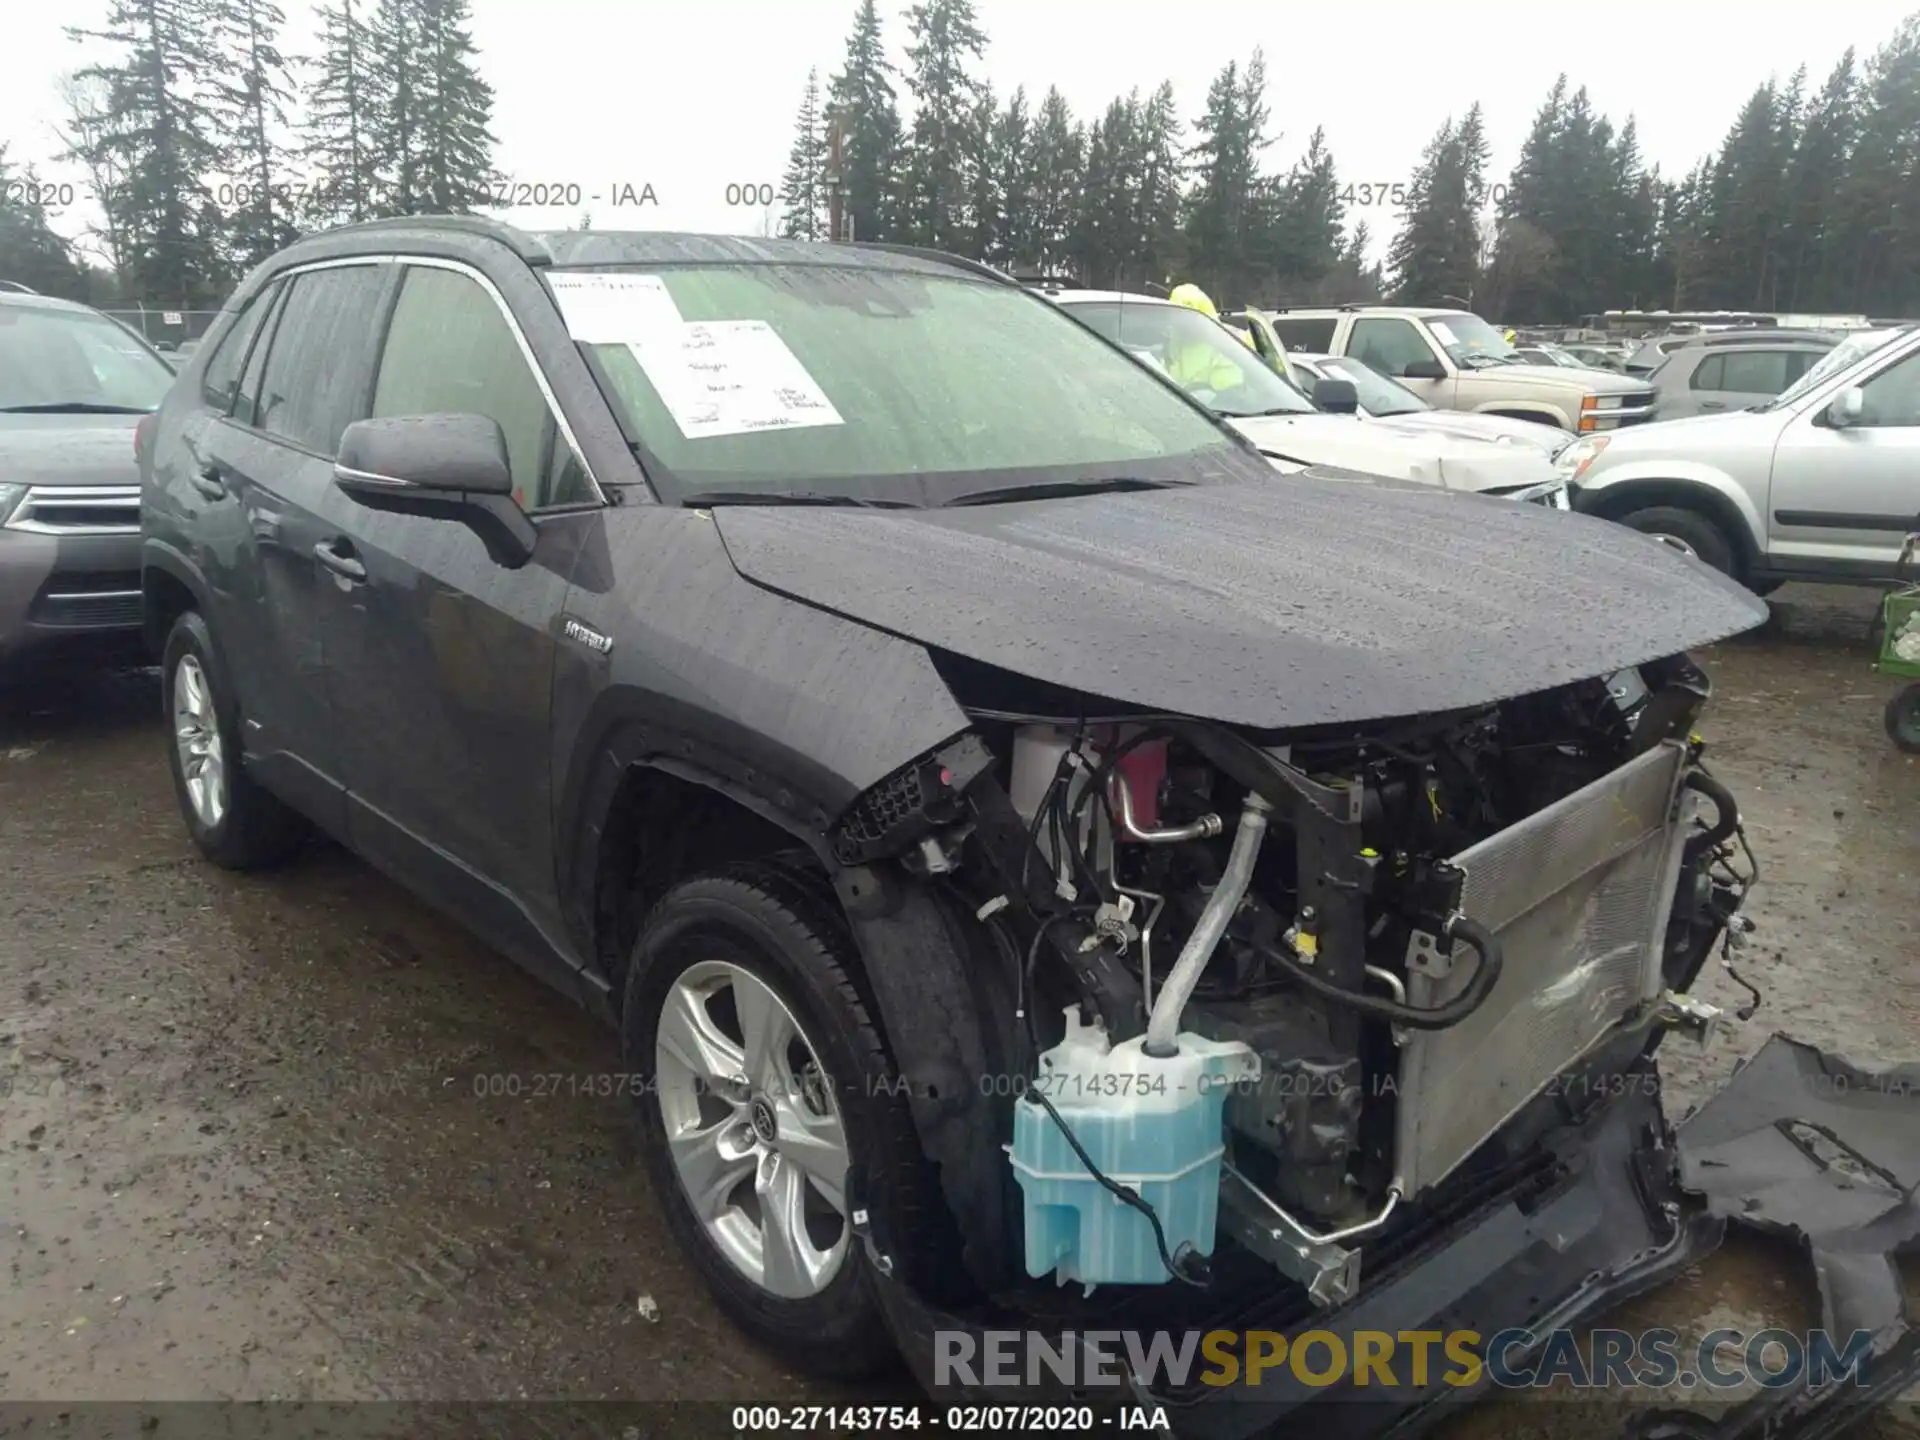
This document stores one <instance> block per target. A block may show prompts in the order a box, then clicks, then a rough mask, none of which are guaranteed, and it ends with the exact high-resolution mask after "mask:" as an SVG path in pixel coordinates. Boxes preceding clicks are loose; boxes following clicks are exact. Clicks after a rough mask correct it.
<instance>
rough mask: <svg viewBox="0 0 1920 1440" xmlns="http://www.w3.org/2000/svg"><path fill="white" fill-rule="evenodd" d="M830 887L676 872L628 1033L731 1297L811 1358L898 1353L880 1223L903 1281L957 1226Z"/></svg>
mask: <svg viewBox="0 0 1920 1440" xmlns="http://www.w3.org/2000/svg"><path fill="white" fill-rule="evenodd" d="M857 973H858V972H857V965H856V963H855V953H854V948H853V942H852V939H851V937H850V936H849V934H848V933H847V928H846V925H845V923H844V921H843V920H842V918H841V917H840V916H839V915H838V913H837V910H836V908H835V907H834V906H833V905H832V902H831V901H830V900H829V899H827V898H825V897H822V896H821V895H820V894H819V893H818V892H817V891H816V890H815V889H814V888H812V887H810V886H809V885H808V884H807V883H806V882H805V880H804V879H802V878H801V877H799V876H796V875H794V874H793V873H791V872H790V871H787V870H783V869H781V868H779V867H777V866H773V865H754V866H744V867H739V868H736V869H733V870H730V871H727V872H725V873H723V874H719V875H711V876H704V877H701V878H698V879H693V880H688V881H685V882H683V883H682V884H680V885H677V886H675V887H674V888H673V889H672V890H671V891H669V892H668V893H667V895H666V896H665V897H664V898H663V899H662V900H661V901H660V902H659V904H657V905H656V906H655V907H654V909H653V910H652V912H651V913H650V914H649V915H648V917H647V920H646V922H645V924H644V925H643V927H642V929H641V933H640V937H639V940H638V942H637V943H636V945H635V947H634V954H633V963H632V965H631V966H630V967H629V969H628V973H627V984H626V994H625V999H624V1003H623V1006H622V1024H621V1036H622V1046H623V1049H624V1052H625V1056H626V1069H627V1071H628V1072H629V1073H630V1074H632V1075H635V1076H637V1077H640V1083H639V1084H638V1085H637V1087H636V1089H637V1101H638V1110H639V1120H640V1131H641V1151H642V1154H643V1156H644V1158H645V1163H646V1167H647V1170H648V1173H649V1177H650V1178H651V1180H652V1182H653V1187H654V1191H655V1194H656V1195H658V1196H659V1198H660V1201H661V1205H662V1207H663V1208H664V1209H665V1211H666V1213H667V1220H668V1223H669V1224H670V1225H671V1227H672V1228H673V1231H674V1234H675V1236H676V1238H677V1239H678V1240H679V1242H680V1245H681V1248H682V1249H683V1251H684V1252H685V1253H686V1254H687V1256H688V1257H689V1258H690V1259H691V1260H692V1261H693V1263H694V1265H695V1266H696V1267H697V1268H698V1269H699V1270H700V1272H701V1275H702V1277H703V1278H704V1279H705V1280H706V1282H707V1284H708V1286H709V1288H711V1290H712V1291H713V1294H714V1296H715V1298H716V1299H717V1300H718V1302H719V1304H720V1306H721V1308H722V1309H723V1310H725V1311H726V1312H727V1314H728V1315H729V1316H730V1317H731V1318H732V1319H733V1320H734V1322H735V1323H736V1324H738V1325H739V1326H740V1327H741V1328H742V1329H744V1330H746V1331H747V1332H748V1333H749V1334H751V1335H753V1336H754V1337H755V1338H757V1339H759V1340H760V1341H762V1342H763V1343H764V1344H766V1345H768V1346H770V1347H771V1348H773V1349H774V1350H776V1351H778V1352H780V1353H781V1354H783V1355H784V1356H786V1357H788V1358H789V1359H791V1360H792V1361H793V1362H794V1363H796V1364H798V1365H800V1366H801V1367H803V1368H804V1369H806V1370H807V1371H809V1372H811V1373H813V1374H816V1375H823V1376H832V1377H837V1378H842V1379H858V1378H864V1377H867V1376H871V1375H874V1374H877V1373H879V1372H881V1371H883V1370H886V1369H890V1368H892V1367H893V1366H895V1365H896V1364H897V1363H898V1359H897V1351H896V1349H895V1346H894V1343H893V1339H892V1336H891V1334H890V1333H889V1331H888V1328H887V1325H886V1322H885V1320H884V1318H883V1316H882V1312H881V1309H880V1305H879V1302H878V1300H877V1298H876V1297H875V1295H874V1293H873V1288H872V1287H873V1281H874V1277H873V1276H872V1274H871V1262H870V1261H869V1259H868V1256H867V1252H866V1247H865V1243H864V1241H863V1240H862V1238H861V1237H860V1236H858V1235H856V1234H854V1233H853V1224H852V1221H851V1219H850V1216H851V1215H852V1214H853V1213H855V1212H856V1210H857V1209H858V1208H860V1207H865V1208H866V1210H867V1211H868V1213H869V1223H870V1225H871V1227H872V1232H873V1235H874V1237H875V1240H876V1243H878V1244H879V1245H880V1246H881V1247H882V1249H883V1250H884V1251H885V1252H886V1253H887V1254H888V1255H889V1256H890V1258H891V1259H893V1260H894V1262H895V1264H896V1266H897V1268H898V1270H899V1271H901V1272H902V1273H903V1278H906V1279H908V1280H909V1281H910V1282H911V1281H912V1280H913V1278H914V1277H915V1275H916V1274H918V1273H924V1272H925V1270H926V1269H927V1268H928V1267H929V1266H932V1265H937V1264H939V1263H941V1262H940V1261H939V1260H938V1259H937V1258H936V1255H935V1251H936V1248H937V1247H938V1246H939V1244H940V1237H943V1236H945V1235H948V1234H950V1233H951V1231H952V1228H953V1227H952V1222H951V1220H950V1219H949V1218H948V1217H947V1214H946V1212H945V1210H944V1207H943V1204H942V1202H941V1200H940V1198H939V1195H938V1191H937V1186H936V1184H935V1182H934V1181H933V1178H932V1175H931V1167H930V1166H929V1165H928V1163H927V1161H926V1159H925V1157H924V1155H923V1154H922V1152H921V1149H920V1143H919V1137H918V1135H917V1133H916V1132H915V1130H914V1126H913V1121H912V1116H911V1113H910V1112H909V1110H908V1104H907V1099H906V1096H905V1093H904V1091H905V1087H904V1085H902V1084H901V1082H900V1079H899V1074H898V1071H897V1070H896V1069H895V1067H894V1064H893V1061H892V1059H891V1057H890V1056H889V1055H888V1052H887V1049H886V1044H885V1042H884V1041H883V1040H882V1038H881V1036H880V1034H879V1031H878V1029H877V1027H876V1026H875V1025H874V1023H873V1020H872V1018H871V1014H870V1010H869V1006H868V1002H867V1001H866V999H865V998H864V996H863V994H862V991H861V988H860V987H859V986H858V985H857V984H856V983H855V977H856V975H857Z"/></svg>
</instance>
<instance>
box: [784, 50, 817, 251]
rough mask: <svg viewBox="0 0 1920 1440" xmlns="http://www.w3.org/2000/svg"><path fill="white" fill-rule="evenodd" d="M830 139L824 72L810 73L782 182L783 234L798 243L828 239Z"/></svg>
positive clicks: (811, 71) (808, 73) (815, 71)
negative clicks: (824, 116)
mask: <svg viewBox="0 0 1920 1440" xmlns="http://www.w3.org/2000/svg"><path fill="white" fill-rule="evenodd" d="M826 167H827V137H826V132H825V131H824V129H823V128H822V125H821V116H820V72H819V71H818V70H809V71H808V72H807V88H806V90H805V91H804V92H802V94H801V97H800V113H799V115H798V116H796V117H795V119H794V136H793V149H792V150H790V151H788V152H787V173H786V175H785V177H784V178H783V179H782V180H781V182H780V204H781V206H782V209H781V213H780V233H781V234H782V235H785V236H787V237H788V238H789V239H794V240H822V239H825V238H826V236H827V218H828V217H827V206H826V200H827V193H826V185H825V182H824V180H823V176H824V175H825V173H826Z"/></svg>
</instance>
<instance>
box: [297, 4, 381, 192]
mask: <svg viewBox="0 0 1920 1440" xmlns="http://www.w3.org/2000/svg"><path fill="white" fill-rule="evenodd" d="M366 3H367V0H333V3H331V4H327V5H323V6H321V8H320V11H319V19H320V54H319V56H318V58H317V59H316V60H315V61H314V62H313V83H312V86H311V88H310V89H309V91H308V98H307V110H306V117H305V122H304V125H303V127H302V133H303V139H304V144H303V145H302V148H301V158H302V159H303V161H304V162H305V163H306V165H307V166H308V167H309V169H310V171H311V174H312V180H311V183H309V184H308V185H307V186H306V187H305V191H304V193H303V195H302V197H301V199H302V204H301V206H300V210H301V213H302V215H303V217H304V218H305V219H306V220H307V221H309V222H310V223H317V224H320V225H328V224H333V223H338V222H346V223H349V224H352V223H357V222H359V221H361V220H365V219H367V218H368V217H369V216H370V215H371V214H372V213H373V203H374V195H375V191H376V186H377V184H378V177H377V175H376V173H375V170H374V156H373V148H372V145H373V108H372V107H373V104H374V93H373V89H372V68H373V61H374V52H373V45H372V41H371V38H370V36H369V34H368V30H367V23H366V20H365V18H364V14H365V7H366Z"/></svg>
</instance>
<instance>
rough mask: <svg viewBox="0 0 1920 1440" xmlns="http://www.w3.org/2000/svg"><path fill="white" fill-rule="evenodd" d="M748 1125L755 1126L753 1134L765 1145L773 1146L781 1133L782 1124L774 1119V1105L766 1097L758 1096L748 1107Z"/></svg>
mask: <svg viewBox="0 0 1920 1440" xmlns="http://www.w3.org/2000/svg"><path fill="white" fill-rule="evenodd" d="M747 1123H748V1124H750V1125H752V1126H753V1133H754V1134H755V1135H756V1136H758V1137H759V1139H760V1142H761V1143H762V1144H763V1145H771V1144H772V1143H773V1142H774V1137H776V1136H777V1135H778V1134H779V1133H780V1124H779V1121H778V1120H777V1119H775V1117H774V1113H773V1105H772V1104H771V1103H770V1102H769V1101H768V1099H767V1097H766V1096H764V1095H756V1096H755V1097H754V1099H753V1102H752V1103H751V1104H750V1105H748V1106H747Z"/></svg>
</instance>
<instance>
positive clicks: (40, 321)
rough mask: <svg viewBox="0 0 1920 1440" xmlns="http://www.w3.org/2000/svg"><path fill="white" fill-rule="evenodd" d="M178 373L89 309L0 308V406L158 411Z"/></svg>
mask: <svg viewBox="0 0 1920 1440" xmlns="http://www.w3.org/2000/svg"><path fill="white" fill-rule="evenodd" d="M172 384H173V371H171V370H169V369H168V368H167V366H166V363H165V362H164V361H162V360H161V359H160V357H159V356H157V355H155V354H154V353H153V352H152V351H151V350H148V349H147V348H146V347H145V346H143V345H142V344H141V343H140V342H139V341H138V340H136V339H135V338H134V337H133V336H132V335H131V334H129V333H128V332H127V331H126V330H124V329H122V328H121V327H120V326H118V325H116V324H114V323H113V321H111V320H109V319H107V317H106V316H104V315H97V314H95V313H94V312H93V311H91V310H61V309H55V308H53V307H52V306H49V305H0V411H4V410H42V411H59V410H63V409H73V410H88V409H95V410H109V411H112V410H129V411H149V410H157V409H159V408H160V401H161V400H162V399H163V398H164V397H165V396H166V393H167V387H168V386H170V385H172Z"/></svg>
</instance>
